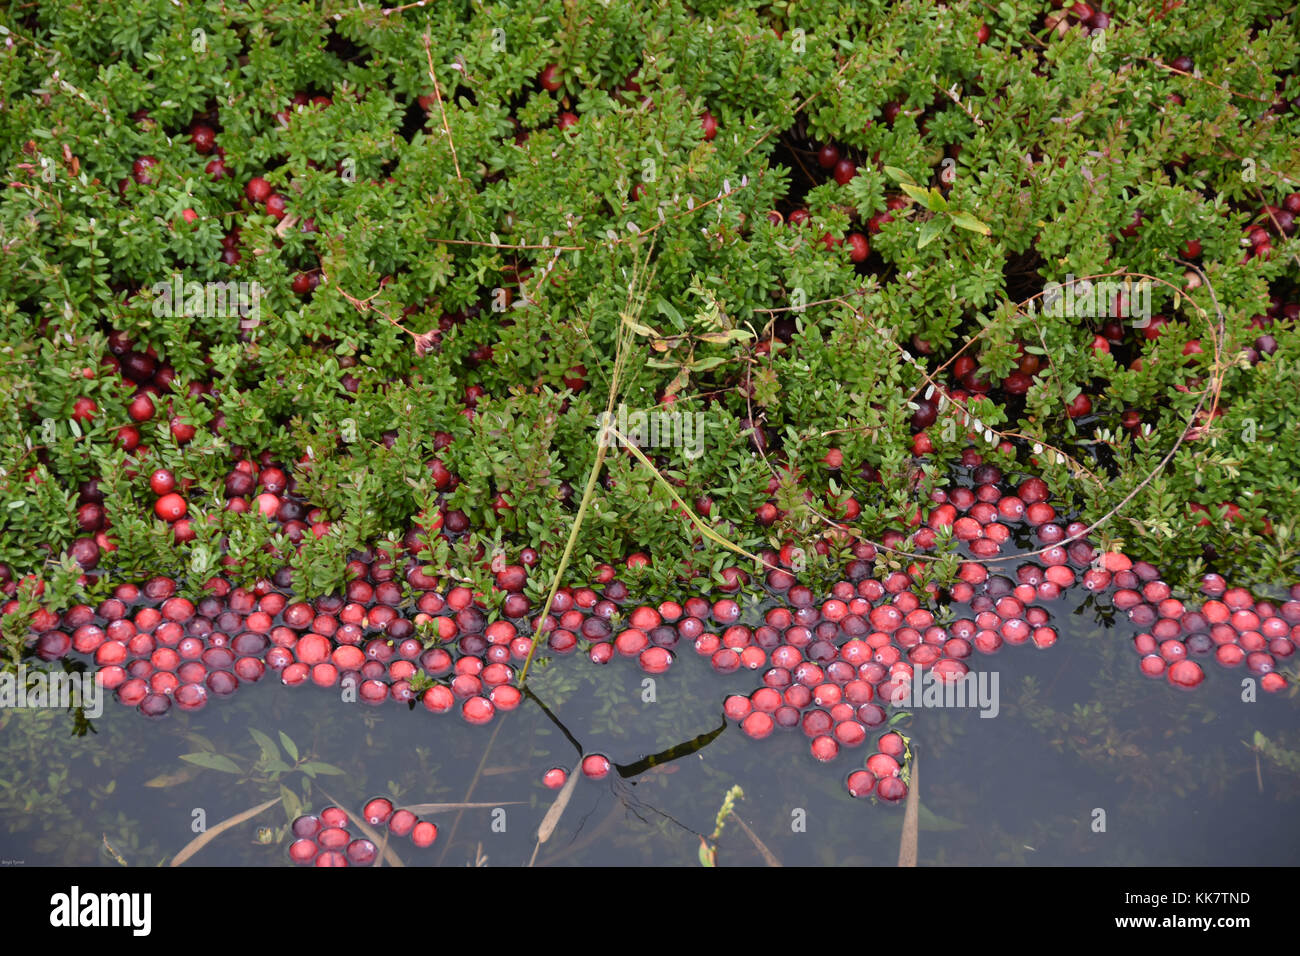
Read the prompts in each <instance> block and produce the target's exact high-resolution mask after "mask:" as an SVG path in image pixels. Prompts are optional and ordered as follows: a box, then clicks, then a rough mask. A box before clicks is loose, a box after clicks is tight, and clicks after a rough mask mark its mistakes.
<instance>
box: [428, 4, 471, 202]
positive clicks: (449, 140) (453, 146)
mask: <svg viewBox="0 0 1300 956" xmlns="http://www.w3.org/2000/svg"><path fill="white" fill-rule="evenodd" d="M432 42H433V41H432V40H431V39H430V37H429V31H428V30H425V31H424V55H425V58H426V59H427V60H428V61H429V79H431V80H433V96H434V99H436V100H437V101H438V113H439V114H440V115H441V116H442V131H443V132H444V133H446V134H447V145H449V146H450V147H451V162H452V165H453V166H455V167H456V182H458V183H459V182H464V181H465V179H464V177H463V176H461V174H460V160H458V159H457V158H456V140H455V139H453V138H452V135H451V127H450V126H448V125H447V110H446V109H445V108H444V107H443V105H442V90H441V88H439V86H438V74H437V73H436V72H434V69H433V47H432V45H431V44H432Z"/></svg>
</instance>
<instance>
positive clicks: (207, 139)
mask: <svg viewBox="0 0 1300 956" xmlns="http://www.w3.org/2000/svg"><path fill="white" fill-rule="evenodd" d="M190 142H191V143H193V144H194V148H195V149H196V150H197V151H198V152H200V153H202V154H203V155H204V156H206V155H207V154H208V153H210V152H212V147H213V146H215V145H217V134H216V132H215V131H214V130H213V129H212V127H211V126H207V125H206V124H204V123H196V124H195V125H194V126H191V127H190Z"/></svg>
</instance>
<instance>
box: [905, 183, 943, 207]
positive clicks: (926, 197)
mask: <svg viewBox="0 0 1300 956" xmlns="http://www.w3.org/2000/svg"><path fill="white" fill-rule="evenodd" d="M900 188H901V189H902V190H903V192H905V193H907V194H908V195H909V196H911V197H912V198H913V199H915V200H916V201H917V203H919V204H920V205H922V206H924V207H925V208H926V209H929V210H931V211H933V210H934V197H935V192H934V190H931V189H922V188H921V187H920V186H913V185H912V184H911V183H901V184H900Z"/></svg>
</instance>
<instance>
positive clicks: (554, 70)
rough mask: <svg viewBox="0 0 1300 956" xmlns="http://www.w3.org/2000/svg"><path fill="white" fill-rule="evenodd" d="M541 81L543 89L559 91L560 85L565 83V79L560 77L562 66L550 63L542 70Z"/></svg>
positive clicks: (553, 91)
mask: <svg viewBox="0 0 1300 956" xmlns="http://www.w3.org/2000/svg"><path fill="white" fill-rule="evenodd" d="M540 82H541V84H542V89H544V90H549V91H550V92H552V93H556V92H558V91H559V89H560V87H561V86H563V85H564V82H563V80H561V79H560V68H559V67H558V66H556V65H555V64H554V63H551V64H549V65H548V66H547V67H546V68H545V69H544V70H542V75H541V79H540Z"/></svg>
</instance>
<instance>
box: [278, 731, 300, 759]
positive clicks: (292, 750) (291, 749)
mask: <svg viewBox="0 0 1300 956" xmlns="http://www.w3.org/2000/svg"><path fill="white" fill-rule="evenodd" d="M280 746H281V747H283V748H284V752H285V753H287V754H288V755H289V759H290V760H293V761H295V762H296V761H297V759H298V745H297V744H295V743H294V742H293V741H292V740H291V739H290V738H289V735H288V734H286V733H285V732H284V731H283V730H282V731H280Z"/></svg>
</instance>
